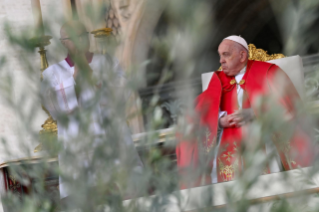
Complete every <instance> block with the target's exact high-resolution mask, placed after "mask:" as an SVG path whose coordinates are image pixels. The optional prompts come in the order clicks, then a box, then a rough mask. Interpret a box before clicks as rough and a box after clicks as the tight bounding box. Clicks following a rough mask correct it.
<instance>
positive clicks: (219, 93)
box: [176, 36, 314, 186]
mask: <svg viewBox="0 0 319 212" xmlns="http://www.w3.org/2000/svg"><path fill="white" fill-rule="evenodd" d="M218 53H219V56H220V63H221V67H222V71H217V72H215V73H214V74H213V76H212V78H211V80H210V83H209V85H208V88H207V90H206V91H204V92H203V93H202V94H200V95H199V96H198V98H197V101H196V103H197V105H196V112H197V115H198V122H196V123H198V124H197V127H198V128H196V129H197V130H200V129H203V128H205V129H207V131H208V133H207V135H206V137H205V139H203V140H204V141H202V142H199V143H203V145H200V146H201V147H199V145H198V141H197V142H194V141H193V142H192V141H185V139H186V140H187V138H184V137H182V138H180V140H182V141H181V142H180V143H179V145H178V147H177V149H176V153H177V162H178V166H179V169H180V172H181V173H182V174H183V175H185V172H184V170H186V169H187V168H191V169H192V168H196V167H197V164H198V163H199V160H200V158H201V157H200V156H201V155H203V154H205V153H204V151H205V152H206V153H207V152H210V151H211V150H212V149H213V148H214V147H217V149H218V152H217V154H216V156H215V158H213V159H209V160H212V161H211V162H208V164H210V165H209V169H208V171H206V175H205V174H204V175H205V177H204V178H203V179H204V180H205V181H206V183H209V182H211V178H210V173H211V171H212V170H213V171H212V173H213V174H212V175H213V178H217V182H223V181H229V180H233V179H234V177H236V173H238V172H240V170H242V169H243V168H244V167H243V162H242V159H241V156H240V154H241V152H240V147H241V146H242V143H241V142H242V140H245V138H244V137H245V136H244V135H245V131H244V130H243V126H245V125H246V123H249V122H250V121H251V120H252V119H254V118H255V117H259V116H260V114H259V113H260V112H261V111H263V113H267V107H268V108H269V106H271V105H269V102H267V103H268V105H267V103H264V104H263V105H262V108H260V100H261V99H262V98H264V99H271V98H272V97H274V98H275V99H276V100H275V101H274V102H275V103H276V104H277V106H278V107H279V108H282V109H283V111H284V115H283V119H285V120H287V123H289V122H290V123H295V103H296V101H298V100H299V95H298V93H297V91H296V89H295V87H294V86H293V84H292V83H291V81H290V79H289V78H288V76H287V75H286V74H285V73H284V72H283V71H282V70H281V69H280V68H279V67H278V66H276V65H274V64H270V63H267V62H259V61H251V60H248V56H249V55H248V45H247V43H246V41H245V40H244V39H243V38H241V37H239V36H230V37H227V38H225V39H224V40H223V41H222V42H221V44H220V45H219V48H218ZM267 101H268V100H267ZM292 127H293V130H294V133H293V135H292V137H291V139H290V141H289V142H286V146H283V145H281V144H278V143H276V138H275V137H277V138H278V137H280V133H278V132H275V136H273V138H275V139H274V142H275V145H276V147H277V151H278V153H279V156H280V159H281V163H282V166H283V168H284V169H285V170H290V169H294V168H297V167H305V166H309V165H310V164H311V161H312V160H313V156H314V155H313V153H312V152H313V151H311V143H310V139H309V137H308V136H307V135H306V134H305V133H304V132H303V131H302V130H300V128H299V127H298V125H293V126H292ZM218 129H221V130H218ZM220 131H221V132H222V133H218V132H220ZM246 140H247V139H246ZM202 147H203V148H202ZM203 149H204V150H203ZM266 172H269V170H267V169H266ZM195 181H196V182H193V183H192V184H193V186H194V185H199V183H200V181H199V180H195ZM213 182H214V179H213ZM215 182H216V181H215ZM182 186H185V185H182Z"/></svg>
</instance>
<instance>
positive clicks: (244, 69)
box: [235, 66, 247, 83]
mask: <svg viewBox="0 0 319 212" xmlns="http://www.w3.org/2000/svg"><path fill="white" fill-rule="evenodd" d="M246 67H247V66H245V67H244V68H243V69H242V70H240V72H239V73H238V74H237V75H236V76H235V79H236V82H237V83H239V82H240V80H241V79H242V78H243V76H244V74H245V73H246Z"/></svg>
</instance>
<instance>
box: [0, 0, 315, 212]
mask: <svg viewBox="0 0 319 212" xmlns="http://www.w3.org/2000/svg"><path fill="white" fill-rule="evenodd" d="M295 2H299V3H297V4H296V3H295ZM306 2H307V3H306ZM271 4H272V5H273V7H274V8H276V9H274V10H275V12H276V18H277V19H278V21H279V22H280V23H281V25H280V26H281V30H282V32H283V34H284V35H285V37H284V38H283V39H284V40H285V41H286V42H285V51H286V52H288V53H296V52H298V50H299V49H300V48H301V47H302V48H306V47H309V46H311V45H312V44H313V42H318V38H317V33H315V32H316V30H318V28H316V29H313V24H315V22H316V20H317V19H318V14H317V13H316V11H318V8H319V4H318V3H317V2H316V1H315V0H307V1H298V0H295V1H288V0H287V1H284V3H283V1H271ZM211 5H212V2H210V1H204V0H196V1H193V0H174V1H163V8H164V12H165V14H166V23H167V25H166V26H165V27H166V29H165V30H164V31H163V32H162V31H161V33H160V35H159V36H154V37H153V38H152V41H151V43H152V48H153V51H154V52H156V53H157V54H159V55H160V56H161V60H160V63H161V66H160V68H161V70H160V71H161V72H160V73H161V74H159V76H160V77H159V80H158V81H157V82H156V83H157V84H159V85H161V84H163V83H165V82H167V81H168V80H169V79H172V78H177V79H178V80H191V79H192V77H193V74H194V73H195V72H196V71H198V70H196V68H197V67H205V66H207V63H205V62H204V61H203V60H198V57H199V55H201V51H202V49H203V48H204V47H205V44H206V42H207V41H208V39H214V38H213V37H209V35H210V32H211V31H213V30H214V25H213V21H211V20H210V17H211V16H210V13H211V12H212V11H211V10H210V8H211ZM95 9H96V8H95ZM99 9H100V11H95V10H94V8H93V7H91V6H90V5H88V6H87V9H86V10H85V12H86V15H87V16H88V18H91V20H92V21H94V20H97V19H99V18H101V14H103V11H106V10H107V9H106V7H104V6H103V7H101V8H99ZM147 12H148V11H147ZM52 13H54V8H52ZM296 15H297V16H296ZM287 17H288V18H287ZM292 17H294V18H292ZM62 23H63V20H61V23H60V24H61V25H62ZM10 24H12V23H7V24H6V25H5V26H2V27H3V29H4V32H5V33H6V34H7V37H8V41H9V42H10V45H11V46H12V48H13V49H14V50H15V51H16V52H18V54H19V58H20V64H19V65H20V66H21V67H24V71H25V76H26V77H27V79H26V80H27V81H28V82H29V83H30V84H33V85H36V86H35V88H33V87H30V89H26V90H24V92H25V93H22V94H21V96H20V97H21V98H18V99H19V100H18V101H15V100H14V99H13V96H14V95H13V91H14V88H15V85H16V83H17V82H15V81H14V76H12V74H11V73H10V72H6V71H5V70H4V69H5V64H7V63H8V62H7V61H8V59H10V58H9V57H10V56H9V55H2V56H1V60H0V70H1V72H2V74H3V75H4V77H3V78H1V80H2V81H1V82H0V89H1V96H2V97H4V98H5V99H6V103H7V104H8V106H9V107H10V108H12V109H13V110H14V111H15V112H16V113H17V115H18V117H19V120H20V121H21V126H22V128H23V130H22V131H23V132H26V133H27V135H28V136H27V137H26V136H24V135H25V134H23V133H21V132H17V134H18V136H19V138H20V144H21V146H22V147H24V148H25V151H26V152H29V150H30V147H28V146H26V143H25V140H26V139H31V140H33V141H37V142H38V143H40V141H42V144H43V146H44V149H45V151H44V152H43V154H42V159H39V162H38V163H37V165H36V166H35V165H31V164H21V165H19V166H16V165H12V166H10V173H11V174H12V175H14V176H15V177H16V180H17V181H18V182H20V184H21V185H22V186H25V187H30V185H32V190H30V191H28V192H29V194H28V195H23V196H17V195H14V194H12V193H10V192H9V193H6V194H5V195H3V196H2V204H3V205H4V207H5V208H6V209H7V210H8V211H19V212H31V211H32V212H36V211H38V212H49V211H50V212H51V211H52V212H53V211H87V212H89V211H90V212H91V211H97V212H98V211H116V212H120V211H132V212H133V211H139V212H141V211H171V210H172V209H171V207H172V205H174V207H175V209H176V211H182V210H183V208H184V205H182V202H184V203H185V202H192V199H188V200H185V199H183V198H184V196H183V195H182V193H181V192H180V191H179V176H178V171H177V169H176V166H175V163H174V162H172V159H171V158H169V157H168V156H165V155H163V154H162V151H161V149H160V148H158V147H157V146H156V145H155V144H156V142H157V141H158V140H159V139H160V138H159V133H158V132H156V131H155V130H154V129H158V128H160V126H162V124H163V122H164V117H163V114H162V112H161V110H160V109H159V106H158V105H157V103H158V102H159V96H158V93H156V92H155V94H154V96H153V97H152V99H151V101H150V102H151V103H150V108H149V111H146V112H147V113H151V114H150V115H148V131H150V133H149V134H147V135H146V136H145V137H143V139H141V141H140V142H139V146H142V147H143V148H142V150H143V152H142V153H141V152H140V151H139V152H140V157H141V160H142V163H143V165H142V166H139V165H137V162H136V158H135V157H136V151H135V149H134V148H133V147H132V146H126V144H125V141H126V140H127V138H126V136H129V133H128V132H127V131H125V130H123V125H125V124H124V123H125V121H126V120H125V119H126V117H125V110H126V101H127V99H126V94H127V93H134V92H137V90H138V88H139V85H140V81H139V80H140V79H137V78H134V77H127V79H126V80H127V82H126V84H125V85H124V87H122V88H119V86H118V85H116V84H114V81H115V78H116V76H114V75H115V74H114V72H112V68H111V67H102V72H101V74H100V75H99V76H97V78H98V80H99V81H100V82H102V86H101V88H100V89H99V91H98V92H96V95H95V97H94V100H92V102H90V104H89V105H86V106H85V108H84V109H82V110H77V111H74V114H72V118H74V119H75V120H76V121H77V122H78V123H80V125H81V131H80V133H79V135H77V136H76V137H75V138H73V139H70V140H68V142H67V144H66V143H63V142H62V141H60V140H57V139H56V138H55V137H52V136H50V135H42V137H41V138H40V136H39V134H38V131H35V130H34V129H33V128H32V127H31V124H30V123H33V121H34V120H33V119H34V117H35V115H36V113H37V111H36V108H38V107H36V105H39V104H40V102H41V94H40V90H39V88H40V73H39V66H38V64H35V63H34V58H37V57H39V55H38V53H37V51H36V48H35V44H34V39H32V37H34V35H36V34H37V32H36V31H32V30H31V29H30V27H26V28H25V29H24V30H22V31H20V32H15V31H12V30H11V28H10ZM234 24H236V23H234ZM45 27H46V32H48V34H50V32H52V29H51V28H50V23H49V22H47V23H45ZM225 27H231V26H225ZM289 30H290V31H289ZM52 35H54V33H52ZM53 39H59V38H58V37H53ZM300 46H301V47H300ZM54 51H55V52H51V53H50V56H51V57H54V56H57V55H60V54H62V52H63V50H62V46H61V48H60V49H55V50H54ZM136 54H138V52H137V53H136ZM112 56H114V55H112ZM150 59H151V60H152V59H154V58H150ZM53 60H54V58H53ZM149 62H151V61H146V62H145V63H144V64H133V65H132V66H134V67H141V66H145V65H147V64H148V63H149ZM76 63H79V64H81V61H76ZM199 63H201V64H199ZM152 67H153V68H158V66H156V67H154V66H151V65H150V66H149V68H152ZM208 69H209V68H208ZM131 71H132V72H139V70H134V69H133V68H132V70H131ZM318 71H319V70H315V72H314V76H313V79H311V80H312V81H309V82H307V83H306V86H308V87H307V89H308V90H307V92H308V93H309V94H311V95H312V94H314V93H315V91H313V87H314V86H317V88H318V81H316V80H319V75H318ZM197 73H198V72H197ZM138 74H139V75H142V80H144V81H146V80H147V79H146V74H145V75H143V74H141V73H138ZM131 75H132V76H134V73H130V74H127V76H131ZM151 77H152V76H151ZM81 80H82V81H81V83H79V85H78V86H80V87H81V85H86V84H90V83H92V81H89V80H88V79H87V77H86V78H85V77H84V78H82V79H81ZM80 90H81V89H80ZM183 92H184V94H186V95H182V96H180V99H182V101H183V106H184V108H183V112H184V113H189V112H190V113H191V112H193V110H192V108H193V100H194V99H195V96H194V93H193V92H191V88H189V89H186V90H185V91H183ZM30 95H32V96H34V97H35V98H36V100H37V101H35V102H31V106H30V107H28V108H27V109H25V108H24V106H25V104H24V102H25V101H27V100H26V97H27V96H30ZM103 96H107V99H108V101H107V111H106V112H105V113H106V115H101V119H102V121H101V126H102V127H103V129H105V131H106V133H105V134H103V135H98V136H97V135H94V134H92V133H91V132H90V131H89V125H90V121H91V119H90V117H91V114H92V113H93V112H94V108H95V107H96V106H97V104H99V100H100V99H101V98H102V97H103ZM316 97H318V95H317V96H316ZM314 99H316V98H314ZM263 101H268V102H269V103H268V104H269V105H272V104H271V103H272V102H271V101H272V100H269V99H267V100H263ZM176 105H177V103H176ZM273 105H275V104H273ZM166 107H169V106H168V105H166ZM175 110H177V109H175ZM315 110H318V108H317V109H315ZM300 111H302V112H301V113H300V116H304V117H308V116H309V114H307V113H305V112H309V111H310V109H308V108H303V107H302V106H300ZM311 111H312V110H311ZM315 112H317V111H315ZM261 114H262V113H261ZM282 114H283V112H282V111H281V110H280V108H276V107H275V106H273V107H271V110H270V111H269V113H267V114H262V115H261V116H260V117H259V118H258V119H257V120H255V121H254V122H253V124H252V125H251V127H250V131H249V139H248V141H247V142H248V144H247V145H243V146H241V147H239V148H240V149H241V151H242V152H243V160H244V161H245V165H246V167H245V169H244V171H243V172H242V174H241V175H240V177H239V178H238V179H237V180H236V181H234V182H233V184H232V186H229V187H226V194H225V196H226V199H227V202H229V203H230V204H229V205H227V206H225V207H224V208H213V209H212V208H208V209H204V208H202V209H198V210H197V211H214V210H216V211H231V212H233V211H234V212H235V211H238V212H239V211H252V210H256V211H261V210H263V209H264V208H267V211H272V212H275V211H278V212H279V211H280V212H283V211H289V212H290V211H318V210H319V205H318V201H316V199H318V197H316V195H309V194H303V195H301V196H299V197H298V198H295V199H290V198H288V199H285V197H284V196H283V197H282V199H280V200H276V201H272V202H267V203H262V204H259V205H255V204H253V203H252V202H251V201H250V200H249V199H250V198H249V194H250V193H251V192H252V191H251V190H252V189H253V188H254V185H256V183H257V182H258V180H259V177H260V174H261V173H262V172H263V170H264V168H265V165H266V164H267V162H269V161H270V160H271V159H272V158H266V157H264V156H261V155H262V154H261V152H262V151H263V150H262V148H263V145H264V144H265V143H266V142H267V141H269V140H270V139H271V135H272V134H273V133H274V132H278V131H280V132H284V136H283V138H281V141H279V142H284V141H285V140H287V138H289V137H290V136H291V134H292V133H293V132H291V130H290V129H291V128H290V127H289V126H288V125H287V123H286V122H285V121H283V120H284V118H283V116H282ZM313 114H315V115H312V117H310V118H309V120H311V123H310V124H309V123H306V122H305V124H304V126H303V127H304V128H305V129H306V130H307V132H308V131H309V134H311V133H317V135H316V136H317V138H318V130H317V131H315V132H313V131H312V130H313V128H316V127H317V126H318V119H317V117H316V115H317V114H318V112H317V113H313ZM184 115H185V114H184ZM58 118H59V120H60V121H61V123H62V124H63V125H65V126H66V125H67V124H68V123H69V122H70V116H68V115H65V114H61V116H59V117H58ZM175 118H176V117H174V119H175ZM183 118H184V117H180V119H179V120H180V121H181V122H182V124H183V126H179V127H182V128H183V130H182V131H183V132H186V133H187V132H189V128H191V126H189V125H187V123H186V121H185V120H184V119H183ZM174 129H175V128H174ZM200 133H201V132H198V134H200ZM192 136H197V135H192ZM97 140H98V142H96V141H97ZM8 142H10V141H7V140H5V139H2V145H3V146H4V148H7V144H8ZM167 142H168V139H167ZM250 144H251V145H250ZM174 145H175V143H174ZM139 148H140V147H138V148H137V149H139ZM6 151H7V152H8V154H9V155H10V154H14V153H11V150H10V149H8V148H7V149H6ZM212 152H214V151H212ZM27 154H28V155H29V156H31V154H30V153H27ZM211 154H214V153H211ZM57 155H59V157H63V161H66V163H64V164H63V165H62V164H60V166H58V165H57V163H49V162H48V160H49V159H50V158H52V157H56V156H57ZM213 156H214V155H209V156H208V158H212V157H213ZM272 156H273V157H275V154H273V155H272ZM84 163H85V164H84ZM200 165H201V166H200V167H199V170H198V172H202V171H203V170H206V169H207V161H205V160H204V159H203V161H202V163H201V164H200ZM318 171H319V164H318V163H315V164H314V167H313V169H311V170H310V171H309V173H304V172H303V171H302V170H300V176H297V177H296V178H298V179H300V182H303V183H304V184H310V183H312V184H316V185H318V182H316V180H313V177H314V176H315V175H316V174H317V173H318ZM197 174H200V173H189V175H197ZM49 175H50V176H60V177H61V178H63V180H64V182H65V183H66V184H67V185H68V187H69V188H70V196H69V197H68V199H67V200H66V201H60V198H59V192H58V190H48V188H47V182H46V181H45V177H44V176H49ZM282 182H283V183H284V186H286V187H291V188H292V190H293V189H296V188H295V187H296V186H297V185H293V184H291V183H290V182H289V179H288V176H287V175H286V174H285V173H283V179H282ZM267 183H274V182H267ZM264 186H265V188H266V187H267V185H264ZM202 188H203V189H202V193H200V194H198V195H199V197H197V198H198V199H200V200H201V203H202V205H206V206H210V205H212V203H213V202H214V200H216V199H218V197H216V196H215V195H216V194H215V193H214V190H213V189H207V188H206V187H205V188H204V187H202ZM184 192H189V191H187V190H184ZM220 195H222V194H220ZM138 197H144V199H143V200H141V199H137V198H138ZM128 199H131V201H127V200H128ZM125 200H126V201H125ZM172 200H173V201H172ZM172 202H173V204H172ZM199 207H201V206H199Z"/></svg>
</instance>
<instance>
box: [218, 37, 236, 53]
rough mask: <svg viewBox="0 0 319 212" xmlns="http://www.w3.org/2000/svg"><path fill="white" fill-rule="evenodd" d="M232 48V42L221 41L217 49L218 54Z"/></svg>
mask: <svg viewBox="0 0 319 212" xmlns="http://www.w3.org/2000/svg"><path fill="white" fill-rule="evenodd" d="M233 46H234V42H233V41H231V40H223V41H222V42H221V43H220V44H219V47H218V52H221V51H222V52H224V51H231V49H232V48H233Z"/></svg>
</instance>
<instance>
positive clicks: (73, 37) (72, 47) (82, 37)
mask: <svg viewBox="0 0 319 212" xmlns="http://www.w3.org/2000/svg"><path fill="white" fill-rule="evenodd" d="M60 40H61V42H62V43H63V45H64V46H65V48H66V49H67V50H68V52H69V53H71V54H78V53H85V52H87V51H88V50H89V48H90V44H89V37H88V32H86V30H84V29H79V30H73V31H71V30H70V29H63V30H61V39H60Z"/></svg>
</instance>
